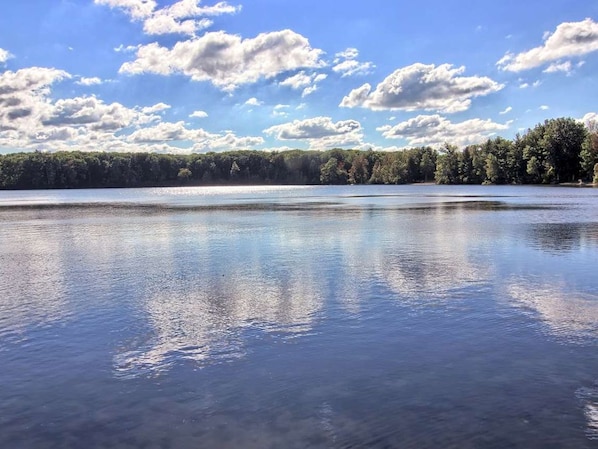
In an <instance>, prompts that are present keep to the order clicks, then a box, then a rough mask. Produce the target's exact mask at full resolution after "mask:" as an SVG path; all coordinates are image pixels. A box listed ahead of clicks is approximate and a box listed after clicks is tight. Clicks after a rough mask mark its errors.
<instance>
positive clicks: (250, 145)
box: [191, 131, 264, 153]
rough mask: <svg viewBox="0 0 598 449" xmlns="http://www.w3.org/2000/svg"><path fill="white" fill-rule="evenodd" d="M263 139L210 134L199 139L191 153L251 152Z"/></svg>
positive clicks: (231, 133)
mask: <svg viewBox="0 0 598 449" xmlns="http://www.w3.org/2000/svg"><path fill="white" fill-rule="evenodd" d="M196 140H197V139H196ZM263 143H264V138H263V137H259V136H242V137H239V136H237V135H235V134H234V133H233V132H231V131H228V132H226V133H225V134H221V135H220V134H212V135H210V136H209V137H208V138H204V139H199V141H196V142H195V144H194V145H193V147H192V149H191V151H192V152H198V153H199V152H202V153H203V152H207V151H228V150H253V149H255V147H256V146H259V145H262V144H263Z"/></svg>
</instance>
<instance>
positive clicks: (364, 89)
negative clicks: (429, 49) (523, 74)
mask: <svg viewBox="0 0 598 449" xmlns="http://www.w3.org/2000/svg"><path fill="white" fill-rule="evenodd" d="M464 71H465V67H458V68H453V66H452V65H450V64H442V65H439V66H438V67H436V66H435V65H433V64H430V65H425V64H420V63H417V64H413V65H410V66H407V67H403V68H401V69H398V70H396V71H395V72H393V73H392V74H391V75H389V76H388V77H387V78H386V79H385V80H384V81H382V82H381V83H380V84H378V86H377V87H376V89H375V90H372V86H371V85H370V84H367V83H366V84H364V85H363V86H361V87H359V88H357V89H354V90H352V91H351V92H350V93H349V95H347V96H346V97H344V98H343V100H342V102H341V104H340V106H341V107H348V108H353V107H358V106H360V107H364V108H369V109H372V110H404V111H415V110H421V109H423V110H436V111H442V112H447V113H452V112H458V111H464V110H467V109H468V108H469V107H470V105H471V98H473V97H477V96H483V95H488V94H490V93H492V92H496V91H499V90H501V89H502V88H503V87H504V86H503V85H502V84H498V83H497V82H495V81H493V80H491V79H490V78H487V77H478V76H471V77H464V76H459V75H461V74H462V73H463V72H464Z"/></svg>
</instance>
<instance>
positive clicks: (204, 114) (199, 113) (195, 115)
mask: <svg viewBox="0 0 598 449" xmlns="http://www.w3.org/2000/svg"><path fill="white" fill-rule="evenodd" d="M207 116H208V113H207V112H206V111H193V112H192V113H191V114H190V115H189V117H191V118H206V117H207Z"/></svg>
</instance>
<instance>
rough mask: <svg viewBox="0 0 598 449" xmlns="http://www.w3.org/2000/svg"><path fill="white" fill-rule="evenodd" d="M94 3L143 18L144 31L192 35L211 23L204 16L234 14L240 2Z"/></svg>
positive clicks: (117, 0)
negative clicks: (233, 4) (162, 5)
mask: <svg viewBox="0 0 598 449" xmlns="http://www.w3.org/2000/svg"><path fill="white" fill-rule="evenodd" d="M94 1H95V3H96V4H100V5H106V6H109V7H111V8H119V9H121V10H123V11H124V12H125V13H126V14H128V15H129V16H130V17H131V18H132V19H133V20H142V21H143V31H144V32H145V33H147V34H158V35H160V34H187V35H190V36H194V35H195V33H196V32H197V31H201V30H204V29H206V28H208V27H210V26H211V25H212V24H213V21H212V20H210V19H208V18H206V17H207V16H220V15H223V14H234V13H236V12H238V11H240V10H241V7H240V6H231V5H229V4H228V3H227V2H224V1H221V2H218V3H216V4H215V5H212V6H200V3H201V0H180V1H178V2H176V3H174V4H172V5H170V6H166V7H164V8H161V9H156V7H157V3H156V1H155V0H94Z"/></svg>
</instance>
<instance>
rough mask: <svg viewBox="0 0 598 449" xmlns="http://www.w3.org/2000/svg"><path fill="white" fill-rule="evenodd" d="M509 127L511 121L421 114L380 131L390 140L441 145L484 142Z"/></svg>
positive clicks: (412, 143) (384, 127) (379, 129)
mask: <svg viewBox="0 0 598 449" xmlns="http://www.w3.org/2000/svg"><path fill="white" fill-rule="evenodd" d="M508 128H509V123H506V124H501V123H495V122H493V121H491V120H490V119H488V120H482V119H478V118H476V119H471V120H465V121H463V122H459V123H453V122H451V121H450V120H448V119H447V118H445V117H442V116H440V115H438V114H434V115H418V116H417V117H414V118H411V119H409V120H406V121H404V122H401V123H398V124H397V125H395V126H390V125H386V126H382V127H379V128H377V131H380V132H382V135H383V136H384V137H385V138H387V139H406V140H407V141H408V142H409V144H410V145H413V146H419V145H431V146H439V145H442V144H443V143H445V142H450V143H452V144H455V145H469V144H474V143H479V142H482V141H484V140H486V139H488V138H490V137H491V136H492V135H494V134H496V132H497V131H504V130H506V129H508Z"/></svg>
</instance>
